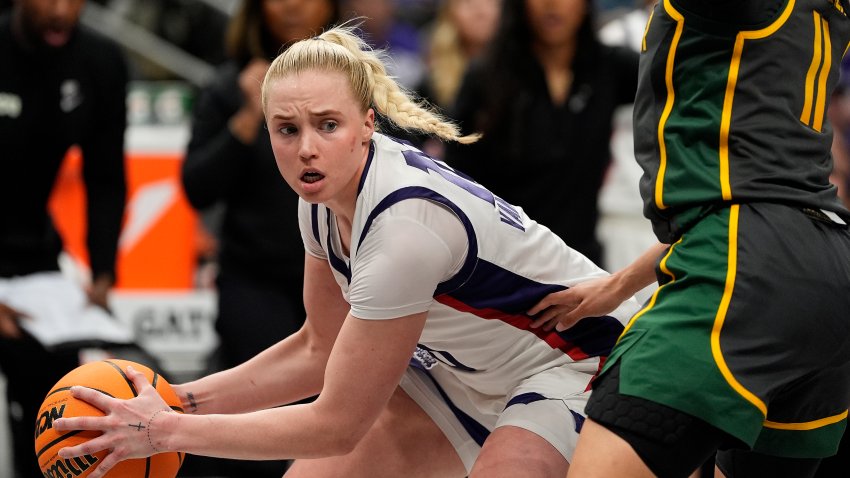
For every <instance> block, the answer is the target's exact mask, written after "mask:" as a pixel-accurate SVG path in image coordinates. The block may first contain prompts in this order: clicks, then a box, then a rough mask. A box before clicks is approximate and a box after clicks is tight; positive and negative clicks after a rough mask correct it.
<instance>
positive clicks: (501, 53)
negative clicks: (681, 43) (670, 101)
mask: <svg viewBox="0 0 850 478" xmlns="http://www.w3.org/2000/svg"><path fill="white" fill-rule="evenodd" d="M637 66H638V54H637V53H635V52H633V51H630V50H629V49H628V48H626V47H610V46H606V45H603V44H601V43H600V42H599V40H598V39H597V37H596V33H595V30H594V22H593V15H592V4H591V2H589V1H588V0H569V1H562V2H545V1H541V0H507V1H506V2H505V3H504V4H503V7H502V17H501V24H500V26H499V30H498V31H497V33H496V37H495V38H494V40H493V44H492V45H491V47H490V50H489V51H488V52H486V53H485V56H484V58H483V60H482V61H476V62H474V63H473V64H472V65H471V67H470V69H469V70H468V71H467V75H466V78H465V79H464V81H463V83H462V85H461V88H460V91H459V93H458V95H457V99H456V103H455V107H454V109H453V111H452V112H451V114H450V116H452V117H453V118H456V119H457V120H458V121H459V122H460V124H461V126H462V127H463V129H464V132H465V133H469V132H471V131H481V132H483V133H484V137H483V138H482V140H481V141H479V142H478V143H475V144H472V145H447V148H446V158H445V159H446V162H447V163H449V164H450V165H451V166H452V167H454V168H456V169H459V170H461V171H463V172H465V173H467V174H469V175H471V176H472V177H474V178H476V179H477V180H479V181H481V183H482V184H486V185H488V187H492V188H493V189H494V190H496V191H500V192H501V194H502V195H503V196H504V199H505V200H506V201H508V202H510V203H511V204H516V205H518V206H521V207H522V208H523V209H524V210H525V211H526V212H527V213H528V214H529V216H531V217H534V218H536V219H537V220H538V221H540V222H541V223H543V224H546V225H547V226H548V227H549V228H551V229H552V231H554V232H555V233H556V234H558V235H559V236H560V237H561V238H562V239H563V240H564V241H565V242H566V243H567V245H569V246H570V247H572V248H574V249H577V250H578V251H579V252H581V253H583V254H584V255H586V256H587V257H588V258H590V259H591V260H593V261H594V262H597V263H599V262H600V259H601V246H600V244H599V243H598V241H597V240H596V237H595V229H596V220H597V216H598V213H597V206H596V200H597V195H598V193H599V188H600V187H601V184H602V179H603V176H604V173H605V171H606V168H607V167H608V164H609V162H610V158H611V153H610V140H611V131H612V127H613V126H612V123H613V116H614V111H615V109H616V108H617V107H618V106H620V105H624V104H629V103H631V102H632V101H633V100H634V95H635V89H636V87H637Z"/></svg>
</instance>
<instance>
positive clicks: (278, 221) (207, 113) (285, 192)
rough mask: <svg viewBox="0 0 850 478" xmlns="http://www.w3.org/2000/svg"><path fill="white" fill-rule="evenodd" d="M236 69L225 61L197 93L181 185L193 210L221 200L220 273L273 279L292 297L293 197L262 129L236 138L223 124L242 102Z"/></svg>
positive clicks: (295, 257)
mask: <svg viewBox="0 0 850 478" xmlns="http://www.w3.org/2000/svg"><path fill="white" fill-rule="evenodd" d="M239 72H240V68H239V66H238V65H237V64H236V63H235V62H229V63H226V64H225V65H223V66H222V67H221V68H220V70H219V71H218V74H217V76H216V77H215V79H214V81H213V82H212V83H211V84H210V85H208V86H207V87H206V88H204V90H203V91H202V92H201V94H200V96H199V98H198V102H197V104H196V107H195V112H194V115H193V126H192V138H191V140H190V142H189V147H188V152H187V155H186V159H185V162H184V163H183V186H184V188H185V190H186V196H187V197H188V199H189V202H190V203H191V204H192V205H193V206H194V207H196V208H198V209H202V210H203V209H206V208H209V207H211V206H212V205H214V204H216V203H222V204H224V206H225V210H224V219H223V223H222V225H221V231H219V234H220V237H221V251H220V253H219V265H220V269H221V272H222V273H223V274H239V275H240V276H242V277H243V278H253V279H254V280H261V281H263V282H272V283H274V284H278V285H280V286H282V287H283V289H282V290H281V292H286V291H289V292H290V294H298V295H295V297H297V298H299V301H298V302H297V303H300V293H301V285H300V284H301V283H302V280H303V274H304V244H303V242H302V240H301V233H300V231H299V228H298V195H297V194H296V193H295V192H294V191H293V190H292V189H291V188H290V187H289V186H288V185H287V184H286V182H285V181H284V180H283V177H281V175H280V172H279V171H278V169H277V164H276V163H275V159H274V155H273V154H272V148H271V142H270V140H269V135H268V131H266V130H262V131H260V132H259V133H258V134H257V138H256V140H255V141H254V142H253V143H252V144H243V143H242V142H240V141H239V140H238V139H237V138H236V137H234V136H233V134H232V133H231V132H230V129H229V128H228V126H227V123H228V121H229V119H230V117H231V116H233V114H234V113H236V111H237V110H238V109H239V108H240V106H241V104H242V92H241V90H240V88H239Z"/></svg>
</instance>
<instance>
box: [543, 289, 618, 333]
mask: <svg viewBox="0 0 850 478" xmlns="http://www.w3.org/2000/svg"><path fill="white" fill-rule="evenodd" d="M613 280H614V279H613V276H604V277H600V278H597V279H594V280H590V281H587V282H582V283H580V284H576V285H574V286H572V287H570V288H569V289H564V290H562V291H558V292H553V293H551V294H549V295H547V296H546V297H544V298H543V299H542V300H541V301H540V302H538V303H537V304H536V305H535V306H534V307H532V308H531V309H529V311H528V312H527V313H528V315H531V316H532V317H536V318H535V320H534V322H532V323H531V327H532V328H538V327H543V329H544V330H552V328H555V329H556V330H558V331H561V330H566V329H568V328H570V327H572V326H573V325H575V324H576V323H577V322H578V321H579V320H581V319H583V318H585V317H600V316H603V315H606V314H608V313H610V312H611V311H613V310H614V309H616V308H617V307H618V306H619V305H620V303H622V302H623V300H625V298H623V297H621V296H620V294H618V293H617V292H616V291H617V288H616V287H613V286H612V282H613ZM537 314H539V315H537Z"/></svg>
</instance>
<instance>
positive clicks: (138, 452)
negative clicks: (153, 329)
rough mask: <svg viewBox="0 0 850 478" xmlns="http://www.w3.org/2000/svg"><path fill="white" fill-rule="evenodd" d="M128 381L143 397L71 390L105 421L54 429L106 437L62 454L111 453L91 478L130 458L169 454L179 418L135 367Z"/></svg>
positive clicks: (65, 421) (90, 419)
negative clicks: (171, 433) (171, 435)
mask: <svg viewBox="0 0 850 478" xmlns="http://www.w3.org/2000/svg"><path fill="white" fill-rule="evenodd" d="M127 377H128V378H130V380H131V381H132V382H133V386H135V388H136V390H137V391H138V392H139V395H138V396H137V397H135V398H132V399H129V400H122V399H117V398H112V397H110V396H108V395H106V394H104V393H101V392H98V391H96V390H94V389H91V388H87V387H79V386H75V387H71V395H73V396H74V398H77V399H80V400H83V401H85V402H88V403H89V404H91V405H93V406H95V407H97V408H98V409H100V410H101V411H102V412H103V413H104V416H102V417H94V416H87V417H72V418H60V419H58V420H56V421H55V422H54V424H53V426H54V427H55V428H56V429H57V430H94V431H100V432H102V434H101V435H100V436H98V437H96V438H92V439H91V440H88V441H86V442H84V443H81V444H79V445H76V446H70V447H65V448H62V449H61V450H59V456H61V457H62V458H71V457H75V456H82V455H86V454H89V455H93V454H95V453H97V452H100V451H103V450H107V454H106V456H105V457H104V459H103V461H101V462H100V464H98V465H97V467H96V468H95V469H94V471H93V472H92V473H91V474H90V475H89V478H101V477H103V476H104V475H106V474H107V473H108V472H109V470H111V469H112V468H113V467H114V466H115V465H116V464H118V463H119V462H120V461H122V460H126V459H130V458H145V457H148V456H151V455H153V454H156V453H160V452H163V451H167V444H166V438H167V436H168V435H169V430H170V429H171V428H173V425H174V424H175V422H174V421H173V420H175V418H176V416H177V414H176V413H175V412H172V411H171V409H170V408H169V406H168V404H166V403H165V401H164V400H163V399H162V397H160V395H159V393H157V391H156V389H154V388H153V386H151V384H150V382H148V379H147V377H145V375H144V374H143V373H141V372H138V371H136V370H135V369H133V367H127Z"/></svg>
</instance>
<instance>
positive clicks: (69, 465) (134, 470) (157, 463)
mask: <svg viewBox="0 0 850 478" xmlns="http://www.w3.org/2000/svg"><path fill="white" fill-rule="evenodd" d="M128 365H132V366H133V368H134V369H136V370H138V371H139V372H142V373H144V374H145V376H146V377H147V379H148V380H149V381H150V382H151V384H152V385H153V386H154V388H156V391H157V392H159V395H160V396H161V397H162V398H163V399H164V400H165V402H166V403H168V405H169V406H170V407H171V409H172V410H176V411H178V412H181V413H182V412H183V409H182V408H181V403H180V399H178V398H177V395H176V394H175V393H174V390H172V389H171V385H169V383H168V382H167V381H166V380H165V379H164V378H163V377H162V376H161V375H159V374H158V373H156V372H154V371H153V370H151V369H150V368H149V367H146V366H144V365H142V364H140V363H136V362H131V361H129V360H116V359H110V360H103V361H100V362H91V363H87V364H85V365H80V366H79V367H77V368H75V369H74V370H71V371H70V372H68V374H66V375H65V376H64V377H62V379H61V380H59V381H58V382H56V385H54V386H53V389H52V390H50V393H48V394H47V397H45V399H44V402H43V403H42V404H41V409H40V410H39V412H38V418H37V419H36V423H35V454H36V457H37V459H38V465H39V467H40V468H41V472H42V473H44V476H45V478H60V477H69V476H73V477H74V478H84V477H86V476H88V475H89V473H90V472H91V471H92V470H93V466H94V465H96V464H97V463H99V462H100V460H102V459H103V458H104V457H105V456H106V452H105V451H101V452H98V453H95V454H94V455H93V456H92V455H85V456H78V457H75V458H60V457H59V455H58V453H59V450H60V449H61V448H64V447H66V446H74V445H78V444H80V443H83V442H85V441H87V440H90V439H91V438H94V437H96V436H98V435H99V434H100V432H96V431H68V432H64V433H63V432H59V431H56V430H55V429H54V428H53V421H54V420H56V419H59V418H62V417H66V418H67V417H76V416H85V415H101V416H102V415H103V412H101V411H100V410H98V409H97V408H96V407H94V406H92V405H89V404H88V403H86V402H84V401H82V400H77V399H76V398H74V397H73V396H71V391H70V387H71V386H72V385H82V386H85V387H89V388H93V389H95V390H97V391H99V392H101V393H105V394H107V395H109V396H111V397H115V398H133V397H135V396H136V395H137V392H136V389H135V387H134V386H133V383H132V382H131V381H130V379H129V378H128V377H127V376H126V374H125V371H126V370H127V366H128ZM182 464H183V453H177V452H168V453H159V454H156V455H153V456H151V457H148V458H137V459H132V460H125V461H122V462H121V463H119V464H117V465H115V467H114V468H112V470H110V471H109V473H108V474H107V475H106V477H108V478H174V477H175V476H177V471H178V470H179V469H180V465H182Z"/></svg>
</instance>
